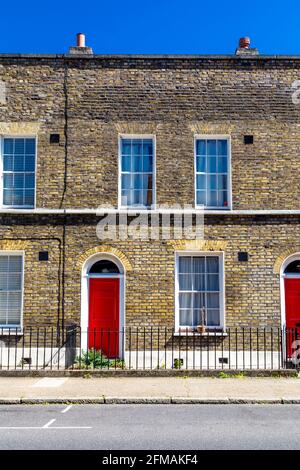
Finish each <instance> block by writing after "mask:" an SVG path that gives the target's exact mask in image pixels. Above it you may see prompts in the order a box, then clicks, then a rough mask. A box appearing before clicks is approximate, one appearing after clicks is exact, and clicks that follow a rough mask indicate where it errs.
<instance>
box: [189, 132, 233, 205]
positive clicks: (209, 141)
mask: <svg viewBox="0 0 300 470" xmlns="http://www.w3.org/2000/svg"><path fill="white" fill-rule="evenodd" d="M229 144H230V141H229V138H214V137H206V136H203V137H199V138H197V139H196V206H200V205H203V206H204V207H205V208H207V209H228V208H229V207H230V205H231V202H230V191H229V183H230V180H229V170H230V168H229V159H230V145H229Z"/></svg>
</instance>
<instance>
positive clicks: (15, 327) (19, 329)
mask: <svg viewBox="0 0 300 470" xmlns="http://www.w3.org/2000/svg"><path fill="white" fill-rule="evenodd" d="M3 255H4V256H22V282H21V313H20V324H19V325H2V324H1V323H0V333H1V334H3V335H7V334H9V330H10V332H13V333H14V332H15V331H16V330H17V332H18V333H22V331H23V310H24V275H25V251H24V250H13V251H9V250H0V256H3Z"/></svg>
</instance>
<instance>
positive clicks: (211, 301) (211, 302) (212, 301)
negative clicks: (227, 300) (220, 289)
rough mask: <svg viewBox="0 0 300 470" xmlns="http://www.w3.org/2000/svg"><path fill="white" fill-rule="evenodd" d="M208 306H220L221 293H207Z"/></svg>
mask: <svg viewBox="0 0 300 470" xmlns="http://www.w3.org/2000/svg"><path fill="white" fill-rule="evenodd" d="M206 301H207V308H219V294H207V295H206Z"/></svg>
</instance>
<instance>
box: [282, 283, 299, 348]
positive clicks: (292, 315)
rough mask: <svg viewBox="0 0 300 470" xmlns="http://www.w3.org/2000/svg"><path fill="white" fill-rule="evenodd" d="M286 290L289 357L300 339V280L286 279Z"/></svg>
mask: <svg viewBox="0 0 300 470" xmlns="http://www.w3.org/2000/svg"><path fill="white" fill-rule="evenodd" d="M284 290H285V317H286V329H287V349H288V351H287V352H288V356H289V357H291V354H292V352H293V351H292V343H293V341H294V340H295V339H300V279H299V278H286V279H285V280H284Z"/></svg>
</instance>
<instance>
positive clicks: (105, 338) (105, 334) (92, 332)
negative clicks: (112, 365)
mask: <svg viewBox="0 0 300 470" xmlns="http://www.w3.org/2000/svg"><path fill="white" fill-rule="evenodd" d="M119 312H120V280H119V279H108V278H94V279H93V278H91V279H90V280H89V348H95V349H97V350H101V351H102V352H103V353H104V354H105V356H107V357H110V358H112V357H118V356H119V316H120V315H119Z"/></svg>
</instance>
